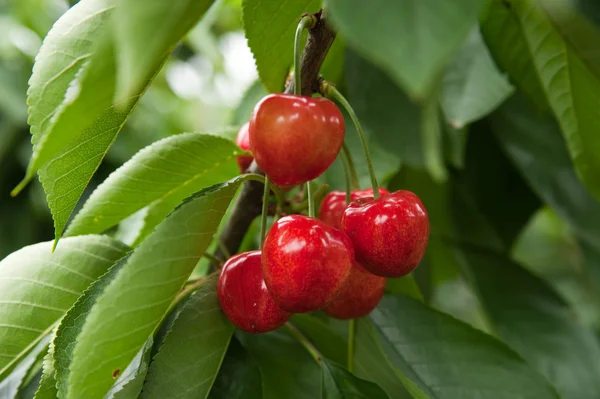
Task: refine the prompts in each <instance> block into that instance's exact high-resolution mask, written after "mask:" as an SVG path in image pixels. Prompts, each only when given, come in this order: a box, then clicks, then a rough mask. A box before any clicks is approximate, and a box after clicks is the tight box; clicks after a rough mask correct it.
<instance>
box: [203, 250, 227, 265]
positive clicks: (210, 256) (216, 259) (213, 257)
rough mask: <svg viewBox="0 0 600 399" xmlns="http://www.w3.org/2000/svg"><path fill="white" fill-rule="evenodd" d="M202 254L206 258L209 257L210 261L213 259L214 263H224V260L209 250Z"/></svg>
mask: <svg viewBox="0 0 600 399" xmlns="http://www.w3.org/2000/svg"><path fill="white" fill-rule="evenodd" d="M202 256H203V257H205V258H206V259H208V260H209V261H211V262H212V263H214V264H215V265H222V264H223V261H222V260H221V259H219V258H217V257H216V256H214V255H213V254H209V253H208V252H205V253H203V254H202Z"/></svg>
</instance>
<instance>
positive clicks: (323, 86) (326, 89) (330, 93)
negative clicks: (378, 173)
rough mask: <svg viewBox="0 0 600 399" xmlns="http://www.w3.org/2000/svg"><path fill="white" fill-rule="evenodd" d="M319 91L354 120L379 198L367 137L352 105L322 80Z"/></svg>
mask: <svg viewBox="0 0 600 399" xmlns="http://www.w3.org/2000/svg"><path fill="white" fill-rule="evenodd" d="M321 91H322V92H323V93H324V94H325V95H326V96H327V97H331V98H333V99H334V100H336V101H337V102H338V103H340V104H341V105H342V107H344V109H345V110H346V112H348V114H349V115H350V118H351V119H352V122H354V126H356V132H357V133H358V137H359V138H360V143H361V144H362V147H363V150H364V152H365V159H366V160H367V166H368V167H369V175H370V176H371V186H372V187H373V197H374V198H379V184H377V178H376V177H375V169H373V162H372V160H371V153H370V152H369V146H368V145H367V139H366V137H365V132H364V130H363V128H362V126H361V124H360V122H359V120H358V117H357V116H356V113H354V110H353V109H352V106H351V105H350V103H349V102H348V100H346V98H345V97H344V96H343V95H342V93H340V92H339V91H338V89H336V88H335V86H334V85H332V84H331V83H328V82H325V81H323V82H322V83H321Z"/></svg>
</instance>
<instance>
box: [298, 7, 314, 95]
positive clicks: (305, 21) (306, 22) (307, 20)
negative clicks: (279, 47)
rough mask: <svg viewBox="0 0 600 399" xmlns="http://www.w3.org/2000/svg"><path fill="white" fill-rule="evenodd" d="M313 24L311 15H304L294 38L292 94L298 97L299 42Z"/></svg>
mask: <svg viewBox="0 0 600 399" xmlns="http://www.w3.org/2000/svg"><path fill="white" fill-rule="evenodd" d="M314 24H315V17H314V16H312V15H305V16H303V17H302V18H301V19H300V22H298V27H296V36H295V37H294V94H295V95H297V96H299V95H301V94H302V82H301V73H300V57H301V56H302V51H301V50H300V41H301V40H302V32H303V31H304V29H306V28H310V27H311V26H314Z"/></svg>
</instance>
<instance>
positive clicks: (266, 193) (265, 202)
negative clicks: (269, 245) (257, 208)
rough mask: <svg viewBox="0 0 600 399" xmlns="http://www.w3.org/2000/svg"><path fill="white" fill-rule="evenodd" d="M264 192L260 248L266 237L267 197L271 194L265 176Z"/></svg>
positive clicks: (267, 179)
mask: <svg viewBox="0 0 600 399" xmlns="http://www.w3.org/2000/svg"><path fill="white" fill-rule="evenodd" d="M264 184H265V191H264V192H263V200H262V201H263V202H262V216H261V218H260V247H261V248H262V247H263V244H264V243H265V237H266V235H267V216H268V214H269V195H270V194H271V189H270V187H269V186H270V185H271V184H270V183H269V178H268V177H267V176H265V181H264Z"/></svg>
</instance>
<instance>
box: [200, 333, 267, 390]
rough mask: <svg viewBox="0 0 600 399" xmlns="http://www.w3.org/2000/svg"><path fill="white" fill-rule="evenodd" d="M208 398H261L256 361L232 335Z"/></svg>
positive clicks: (260, 378)
mask: <svg viewBox="0 0 600 399" xmlns="http://www.w3.org/2000/svg"><path fill="white" fill-rule="evenodd" d="M208 398H209V399H261V398H262V377H261V375H260V370H259V369H258V365H257V364H256V362H255V361H254V360H253V359H252V358H251V357H250V355H249V354H248V352H247V351H246V350H245V349H244V347H243V346H242V344H240V342H239V341H238V340H237V339H236V338H235V337H234V338H232V339H231V342H230V343H229V347H228V348H227V353H226V354H225V359H223V364H222V365H221V369H220V370H219V374H218V375H217V378H216V379H215V382H214V384H213V387H212V389H211V390H210V394H209V395H208Z"/></svg>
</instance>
